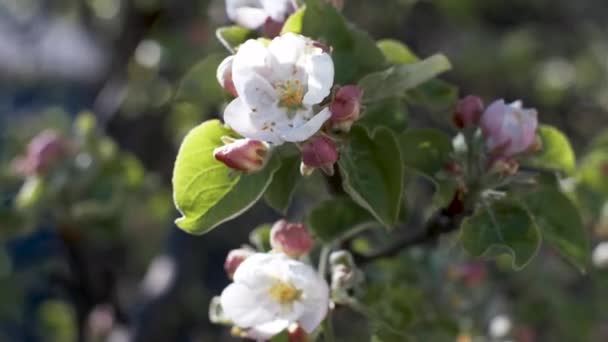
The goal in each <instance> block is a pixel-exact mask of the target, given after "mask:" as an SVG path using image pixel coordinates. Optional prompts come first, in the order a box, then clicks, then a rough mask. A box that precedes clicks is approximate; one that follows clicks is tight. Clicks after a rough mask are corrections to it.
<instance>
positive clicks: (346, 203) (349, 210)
mask: <svg viewBox="0 0 608 342" xmlns="http://www.w3.org/2000/svg"><path fill="white" fill-rule="evenodd" d="M370 222H375V220H374V218H373V217H372V216H371V215H370V214H369V213H368V212H367V211H366V210H365V209H363V208H361V207H360V206H358V205H357V204H356V203H355V202H353V201H352V200H351V199H350V198H348V197H338V198H334V199H331V200H327V201H324V202H322V203H319V205H317V206H316V207H315V208H314V209H312V210H311V211H310V213H309V214H308V216H307V217H306V224H307V226H308V228H309V229H310V230H311V231H312V233H313V234H314V235H315V236H316V237H317V238H318V239H319V240H321V241H323V242H324V243H331V242H333V241H334V240H335V239H337V238H340V237H342V236H343V235H344V234H345V233H347V232H349V231H351V230H353V229H355V228H356V227H359V226H361V225H363V224H366V223H370Z"/></svg>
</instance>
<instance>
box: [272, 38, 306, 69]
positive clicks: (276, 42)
mask: <svg viewBox="0 0 608 342" xmlns="http://www.w3.org/2000/svg"><path fill="white" fill-rule="evenodd" d="M311 46H312V42H311V41H310V39H308V38H305V37H303V36H300V35H297V34H294V33H286V34H284V35H282V36H280V37H276V38H275V39H273V40H272V42H271V43H270V45H269V46H268V51H269V53H270V55H271V56H272V57H273V61H274V63H273V71H274V72H275V74H277V75H278V76H279V77H282V78H283V79H289V78H290V74H291V73H292V71H293V68H294V66H295V65H296V63H297V62H298V60H299V59H300V58H301V57H302V56H304V55H305V54H306V51H307V50H310V49H311Z"/></svg>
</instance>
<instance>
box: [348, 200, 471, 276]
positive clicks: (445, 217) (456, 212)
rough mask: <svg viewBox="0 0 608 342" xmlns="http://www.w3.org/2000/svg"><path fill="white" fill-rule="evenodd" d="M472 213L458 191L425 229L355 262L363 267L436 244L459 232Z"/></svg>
mask: <svg viewBox="0 0 608 342" xmlns="http://www.w3.org/2000/svg"><path fill="white" fill-rule="evenodd" d="M470 213H471V210H468V209H465V201H464V198H463V193H462V192H461V191H457V192H456V194H455V195H454V198H453V199H452V202H451V203H450V204H449V205H448V206H447V207H446V208H444V209H442V210H440V211H439V212H437V213H436V214H435V215H434V216H433V217H432V218H431V219H430V220H428V221H427V224H426V226H425V227H424V228H423V229H419V230H418V231H417V233H415V234H413V235H408V236H405V237H403V238H401V239H399V240H397V241H395V242H394V243H392V244H390V245H388V246H386V247H385V248H382V249H380V250H377V251H375V252H372V253H369V254H365V255H364V254H355V255H354V257H355V262H356V264H357V265H360V266H363V265H366V264H368V263H370V262H373V261H375V260H377V259H382V258H387V257H392V256H395V255H397V254H399V253H400V252H401V251H402V250H404V249H407V248H410V247H413V246H418V245H427V244H434V243H436V242H437V239H438V238H439V237H440V236H441V235H443V234H447V233H450V232H453V231H455V230H457V229H458V227H460V223H461V222H462V220H463V218H464V217H466V216H468V215H470Z"/></svg>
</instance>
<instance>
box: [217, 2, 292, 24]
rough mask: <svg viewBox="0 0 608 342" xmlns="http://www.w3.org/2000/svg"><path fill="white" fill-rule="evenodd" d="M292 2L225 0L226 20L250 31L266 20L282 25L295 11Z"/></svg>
mask: <svg viewBox="0 0 608 342" xmlns="http://www.w3.org/2000/svg"><path fill="white" fill-rule="evenodd" d="M293 4H294V2H293V0H226V12H228V18H230V20H232V21H234V22H235V23H237V24H239V25H241V26H243V27H246V28H248V29H251V30H255V29H258V28H259V27H261V26H262V25H264V23H266V21H267V20H269V19H270V20H273V21H275V22H279V23H282V22H284V21H285V20H286V19H287V16H288V15H289V14H290V13H292V12H294V11H295V8H294V6H293Z"/></svg>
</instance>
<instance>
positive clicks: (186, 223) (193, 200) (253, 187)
mask: <svg viewBox="0 0 608 342" xmlns="http://www.w3.org/2000/svg"><path fill="white" fill-rule="evenodd" d="M226 135H227V136H233V135H234V133H233V132H232V131H231V130H229V129H227V128H226V127H224V126H223V125H222V124H221V123H220V122H219V121H218V120H211V121H207V122H204V123H202V124H201V125H199V126H198V127H196V128H194V129H193V130H192V131H190V133H188V135H187V136H186V138H185V139H184V141H183V143H182V145H181V147H180V149H179V152H178V155H177V159H176V161H175V167H174V170H173V198H174V201H175V205H176V207H177V209H178V210H179V211H180V213H181V214H182V217H181V218H179V219H177V220H176V224H177V225H178V226H179V227H180V228H181V229H183V230H185V231H187V232H189V233H192V234H203V233H206V232H208V231H209V230H211V229H213V228H214V227H216V226H217V225H219V224H220V223H222V222H225V221H227V220H229V219H231V218H233V217H235V216H237V215H238V214H240V213H241V212H243V211H244V210H246V209H247V208H249V207H250V206H251V205H253V204H254V203H255V202H256V201H257V200H258V199H259V197H261V196H262V194H263V193H264V190H265V189H266V187H267V186H268V184H269V183H270V181H271V180H272V176H273V174H274V172H275V171H276V169H277V168H278V166H279V165H280V163H279V161H278V160H276V159H274V158H273V159H272V160H271V161H270V162H269V163H268V165H266V167H265V168H264V170H262V171H260V172H258V173H255V174H253V175H249V176H240V175H239V174H237V173H235V172H234V171H232V170H230V169H229V168H228V167H226V166H225V165H224V164H222V163H220V162H218V161H217V160H215V158H214V157H213V150H214V149H215V148H216V147H219V146H221V145H223V143H222V141H221V137H222V136H226Z"/></svg>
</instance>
